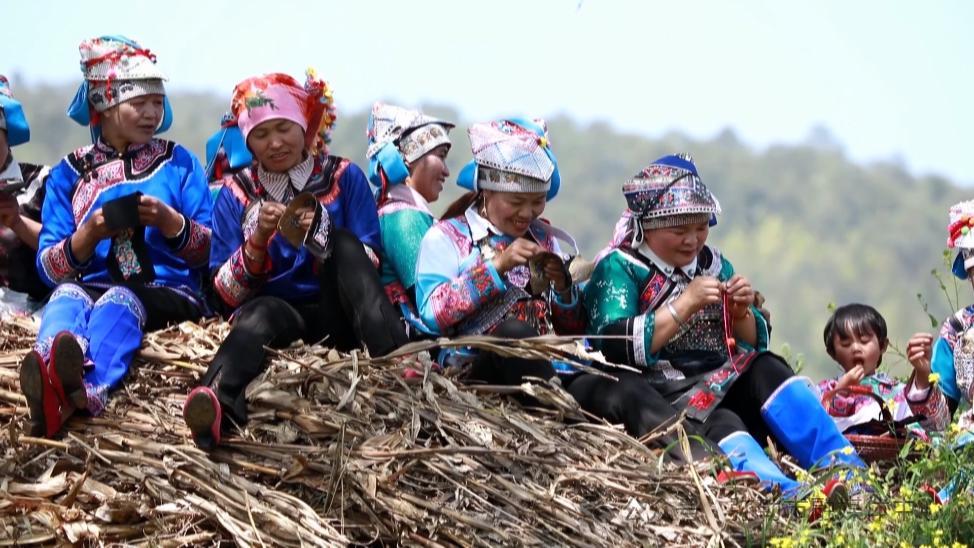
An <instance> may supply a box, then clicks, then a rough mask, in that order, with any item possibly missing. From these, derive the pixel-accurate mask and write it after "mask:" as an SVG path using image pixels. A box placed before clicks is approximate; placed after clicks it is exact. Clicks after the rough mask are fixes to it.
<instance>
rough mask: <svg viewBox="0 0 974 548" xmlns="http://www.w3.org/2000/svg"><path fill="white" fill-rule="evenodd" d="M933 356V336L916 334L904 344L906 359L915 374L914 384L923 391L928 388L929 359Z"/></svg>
mask: <svg viewBox="0 0 974 548" xmlns="http://www.w3.org/2000/svg"><path fill="white" fill-rule="evenodd" d="M932 355H933V335H931V334H929V333H916V334H914V335H913V336H912V337H910V341H909V342H908V343H906V358H907V359H908V360H910V365H912V366H913V371H914V372H916V376H915V377H914V381H913V382H914V383H915V384H916V387H917V388H919V389H920V390H923V389H925V388H927V387H928V386H930V358H931V356H932Z"/></svg>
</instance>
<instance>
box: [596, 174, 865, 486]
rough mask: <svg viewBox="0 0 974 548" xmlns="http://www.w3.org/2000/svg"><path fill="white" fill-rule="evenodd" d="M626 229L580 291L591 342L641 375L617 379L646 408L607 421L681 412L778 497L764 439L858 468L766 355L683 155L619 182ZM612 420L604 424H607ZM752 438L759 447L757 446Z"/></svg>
mask: <svg viewBox="0 0 974 548" xmlns="http://www.w3.org/2000/svg"><path fill="white" fill-rule="evenodd" d="M623 193H624V194H625V197H626V201H627V204H628V207H629V210H630V212H631V219H632V221H631V223H630V226H629V230H628V233H627V234H626V235H625V237H623V238H616V239H615V240H616V246H615V248H614V249H612V250H611V251H610V252H609V253H607V254H606V255H605V256H603V257H602V259H601V260H600V261H599V263H598V265H597V266H596V268H595V271H594V273H593V274H592V279H591V281H590V282H589V284H588V286H587V288H586V292H585V306H586V309H587V310H588V311H589V313H590V322H589V332H590V333H592V334H593V335H607V336H608V335H612V336H620V335H621V336H623V337H617V338H607V339H603V340H601V341H599V340H596V344H598V345H599V346H600V347H601V350H602V351H603V353H604V354H605V356H606V358H608V359H609V361H613V362H616V363H625V364H627V365H630V366H635V367H638V368H641V369H642V372H641V373H639V374H637V373H616V375H617V376H618V377H619V378H620V382H625V383H635V384H638V385H640V386H643V387H644V389H646V387H645V385H646V384H648V385H649V388H648V389H647V392H651V393H653V399H654V408H655V410H656V413H654V414H651V415H647V414H643V415H642V416H640V417H628V416H625V415H622V416H619V417H615V419H617V420H618V421H619V422H624V423H626V426H627V428H628V429H629V431H630V432H631V433H635V434H637V435H641V434H643V433H645V432H647V431H651V430H653V429H654V428H656V427H657V426H659V424H661V423H663V422H665V421H667V420H672V419H673V418H674V417H676V416H678V415H679V414H680V412H681V411H682V410H684V409H685V410H686V411H687V416H688V417H689V418H690V420H689V421H688V423H687V428H688V430H690V431H691V432H694V433H698V434H702V435H703V436H705V437H706V438H708V439H709V440H711V441H712V442H714V443H716V444H717V445H718V446H719V447H720V449H721V450H722V451H723V452H724V453H725V454H726V455H727V456H728V458H729V459H730V462H731V464H732V465H733V466H734V468H735V469H736V470H738V471H747V472H753V473H754V474H756V475H757V476H758V477H759V478H760V479H761V480H762V481H763V482H764V483H765V484H766V485H768V486H771V485H775V484H777V485H779V486H780V487H781V488H782V490H783V491H784V493H785V494H786V496H795V495H798V494H799V490H800V487H801V485H800V484H799V483H798V482H796V481H794V480H793V479H791V478H789V477H787V476H785V475H784V474H783V473H782V472H781V470H779V469H778V468H777V466H776V465H775V464H774V463H773V462H772V461H771V460H770V459H768V457H767V456H766V455H765V453H764V451H763V449H762V446H761V443H763V441H764V440H765V439H767V437H768V436H769V435H772V436H773V437H774V438H775V439H777V441H778V442H780V443H781V445H783V446H784V448H785V449H786V450H787V451H788V452H789V453H790V454H791V455H792V456H794V457H795V458H796V459H797V460H798V462H799V464H800V465H802V466H803V467H806V468H809V467H813V466H823V465H833V464H841V465H846V466H852V467H859V466H864V465H863V463H862V461H861V460H860V459H859V457H858V456H857V455H856V454H855V451H854V450H853V449H852V447H851V446H850V445H849V443H848V441H846V439H845V438H844V437H842V435H841V433H839V431H838V429H837V428H836V427H835V423H834V422H833V421H832V420H831V418H830V417H829V416H828V414H827V413H826V412H825V410H824V409H823V408H822V406H821V404H820V403H819V401H818V397H817V395H816V394H815V392H813V391H812V390H811V389H810V387H809V384H808V383H807V382H806V380H805V379H803V378H800V377H796V376H794V373H793V372H792V370H791V368H790V367H789V366H788V364H787V363H785V362H784V361H783V360H782V359H781V358H779V357H778V356H776V355H774V354H772V353H770V352H767V345H768V330H767V325H766V322H765V320H764V318H763V317H762V315H761V313H760V312H758V311H757V309H756V308H755V307H754V305H753V300H754V292H753V290H752V288H751V284H750V282H749V281H748V280H747V279H746V278H745V277H743V276H741V275H739V274H736V273H735V271H734V267H733V266H732V265H731V263H730V262H729V261H728V260H727V259H726V258H724V257H723V256H722V255H721V253H720V252H719V251H718V250H717V249H715V248H713V247H710V246H708V245H706V241H707V236H708V234H709V231H710V226H711V225H712V224H715V223H716V215H717V214H718V213H720V205H719V203H718V202H717V199H716V198H715V197H714V196H713V195H712V194H711V193H710V191H709V190H708V189H707V187H706V186H705V185H704V184H703V182H702V181H701V180H700V177H699V175H698V174H697V169H696V166H695V165H694V163H693V161H692V159H691V158H690V157H689V156H688V155H672V156H664V157H663V158H660V159H659V160H657V161H656V162H654V163H653V164H651V165H650V166H649V167H647V168H645V169H643V170H642V171H640V172H639V173H637V174H636V175H635V176H634V177H633V178H631V179H630V180H629V181H628V182H626V184H625V185H624V186H623ZM612 418H613V417H610V420H612ZM758 440H760V441H758Z"/></svg>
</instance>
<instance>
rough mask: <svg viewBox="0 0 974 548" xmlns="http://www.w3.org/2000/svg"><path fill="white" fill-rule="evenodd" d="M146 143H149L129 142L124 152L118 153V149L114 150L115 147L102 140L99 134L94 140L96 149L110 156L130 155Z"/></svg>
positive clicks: (146, 144)
mask: <svg viewBox="0 0 974 548" xmlns="http://www.w3.org/2000/svg"><path fill="white" fill-rule="evenodd" d="M148 144H149V143H135V144H130V145H129V146H128V147H126V149H125V151H124V153H119V151H117V150H115V147H113V146H112V145H111V144H110V143H109V142H108V141H106V140H104V139H103V138H102V137H101V136H99V137H98V140H97V141H95V149H96V150H98V151H99V152H104V153H105V154H108V156H109V157H112V156H114V155H119V156H123V155H125V156H130V155H132V154H134V153H136V152H138V151H140V150H142V149H143V148H145V147H146V146H148Z"/></svg>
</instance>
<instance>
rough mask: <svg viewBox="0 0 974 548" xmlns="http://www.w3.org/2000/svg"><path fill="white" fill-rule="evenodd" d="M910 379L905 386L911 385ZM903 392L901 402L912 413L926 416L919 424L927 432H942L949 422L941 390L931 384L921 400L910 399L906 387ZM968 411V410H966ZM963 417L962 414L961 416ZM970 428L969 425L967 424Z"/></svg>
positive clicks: (948, 412) (948, 408) (945, 402)
mask: <svg viewBox="0 0 974 548" xmlns="http://www.w3.org/2000/svg"><path fill="white" fill-rule="evenodd" d="M912 385H913V383H912V380H911V382H910V383H908V384H907V387H909V386H912ZM901 394H903V403H905V404H906V405H908V406H909V408H910V411H911V412H912V414H913V415H922V416H924V417H926V418H925V419H923V420H922V421H920V426H921V427H923V429H924V430H926V431H927V432H943V431H944V430H946V429H947V426H948V425H949V424H950V407H949V406H948V405H947V398H946V397H945V396H944V394H943V392H941V391H940V389H939V388H938V387H937V385H933V386H931V387H930V393H929V394H927V397H926V399H925V400H923V401H912V400H910V398H909V397H907V396H906V394H907V389H904V390H903V391H901ZM968 413H969V412H968ZM968 413H965V414H968ZM961 418H963V416H962V417H961ZM967 428H970V425H968V426H967Z"/></svg>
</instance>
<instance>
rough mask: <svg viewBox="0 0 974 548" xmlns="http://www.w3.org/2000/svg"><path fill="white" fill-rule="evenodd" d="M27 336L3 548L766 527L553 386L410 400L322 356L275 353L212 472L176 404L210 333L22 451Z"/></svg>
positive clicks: (681, 537)
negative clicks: (96, 412)
mask: <svg viewBox="0 0 974 548" xmlns="http://www.w3.org/2000/svg"><path fill="white" fill-rule="evenodd" d="M34 329H35V325H34V324H33V323H32V322H31V321H30V320H28V319H25V318H19V319H18V318H6V319H5V320H4V321H3V323H2V324H0V454H2V464H0V545H9V544H32V543H38V544H39V543H53V542H63V541H68V542H85V543H125V544H152V545H158V546H179V545H200V544H211V543H218V542H221V541H231V542H233V543H236V544H240V545H245V546H257V545H268V546H269V545H289V546H298V545H302V546H303V545H347V544H369V543H379V544H410V545H427V546H437V545H454V544H456V545H462V546H475V545H498V544H503V545H542V546H552V545H584V546H591V545H627V546H632V545H637V544H643V545H646V544H650V545H655V544H684V545H694V546H703V545H706V544H730V545H735V544H744V543H746V542H747V541H748V539H749V538H753V537H748V535H749V534H753V533H749V531H753V530H754V529H756V528H758V527H760V524H761V523H762V521H763V519H764V515H763V513H764V512H767V511H768V510H767V507H766V504H765V502H766V501H765V500H764V499H763V497H762V495H760V494H759V493H757V492H756V491H754V490H752V489H748V488H745V487H741V486H735V487H727V486H718V485H716V482H715V481H714V480H713V474H712V473H711V472H710V469H709V467H710V466H712V464H698V465H697V466H696V467H683V468H675V467H671V466H669V465H665V466H664V465H661V463H660V459H659V454H658V452H656V451H653V450H650V449H647V448H646V446H645V445H643V444H641V443H640V442H638V441H637V440H635V439H633V438H631V437H629V436H626V435H625V434H624V433H623V432H621V431H620V429H618V428H616V427H612V426H609V425H606V424H599V423H592V422H584V421H580V420H577V419H579V418H580V417H581V415H580V413H579V411H578V409H577V407H576V406H575V405H574V402H573V400H571V398H570V397H569V396H568V395H567V394H566V393H565V392H563V391H561V390H560V389H559V388H558V387H556V386H543V385H530V386H527V387H525V388H517V389H516V390H528V391H530V392H531V393H532V394H533V395H534V396H535V397H536V398H537V399H538V400H540V401H542V402H544V406H543V407H544V408H540V407H539V408H530V409H529V408H525V407H522V406H521V405H519V404H518V403H517V402H515V401H514V400H513V399H511V398H508V397H506V396H505V395H503V392H505V391H508V392H509V391H510V390H511V389H510V388H503V387H494V388H491V387H472V386H464V385H462V384H461V383H458V382H455V380H454V379H452V378H448V377H446V376H442V375H439V374H435V373H431V372H429V371H428V370H427V375H426V376H425V378H424V381H423V382H421V383H419V384H406V383H405V382H404V381H403V379H402V375H401V369H400V366H396V365H390V364H389V363H388V362H380V361H373V360H370V359H368V358H367V357H366V356H363V355H361V354H352V355H348V354H339V353H338V352H336V351H334V350H330V349H328V348H325V347H322V346H304V345H301V346H294V347H292V348H290V349H288V350H285V351H279V352H273V353H272V361H273V365H272V367H271V368H270V369H269V370H268V371H267V373H265V374H264V375H263V376H262V377H260V379H259V380H258V381H257V382H255V383H253V385H252V386H251V389H250V390H249V391H248V399H249V401H250V410H251V411H250V423H249V424H248V425H247V428H246V429H245V430H243V431H240V432H239V433H237V434H235V435H233V436H231V437H230V438H229V440H227V443H225V445H224V446H222V447H221V448H220V449H218V450H216V451H214V452H213V453H212V454H209V455H208V454H206V453H204V452H202V451H200V450H198V449H196V447H195V446H194V445H193V444H192V443H191V441H190V440H189V438H188V432H187V430H186V428H185V426H184V424H183V422H182V419H181V407H182V403H183V399H184V397H185V394H186V393H187V391H188V390H189V389H190V388H192V386H193V385H194V383H195V381H196V379H198V378H199V376H200V374H201V373H202V371H203V370H204V369H205V366H206V364H207V363H208V362H209V360H210V358H211V356H212V355H213V353H214V352H215V350H216V348H217V346H218V344H219V342H220V341H221V340H222V338H223V336H225V334H226V332H227V327H226V325H225V324H223V323H210V324H206V325H204V326H198V325H195V324H183V325H179V326H176V327H173V328H170V329H168V330H166V331H162V332H159V333H155V334H153V335H151V336H149V337H147V339H146V341H145V345H144V346H143V348H142V351H141V353H140V356H139V357H138V358H137V359H136V366H135V367H134V368H133V372H132V373H131V374H130V375H129V377H128V378H127V380H126V382H125V384H124V386H123V387H122V388H120V389H119V390H118V391H116V392H114V393H113V395H112V398H111V400H110V406H109V408H108V410H107V411H106V412H105V414H104V415H102V416H100V417H97V418H90V417H76V418H74V419H72V420H71V421H70V422H69V423H68V425H67V428H66V429H65V433H64V435H63V436H61V437H59V438H58V439H56V440H41V439H36V438H30V437H27V436H25V435H24V434H23V433H22V430H23V427H24V419H25V414H26V407H25V402H24V400H23V398H22V397H21V396H20V394H19V388H18V380H17V377H18V373H17V368H18V365H19V361H20V357H21V356H22V355H23V353H24V352H25V351H26V350H27V349H29V348H30V345H31V343H32V342H33V339H34V337H33V333H34V331H33V330H34ZM468 342H469V341H468ZM472 342H473V343H474V344H477V345H480V346H491V345H493V344H496V343H492V342H489V341H487V340H479V341H472ZM498 348H501V347H498ZM502 348H503V349H505V351H507V352H513V353H522V354H524V353H531V352H534V353H539V352H540V353H541V354H550V353H552V352H553V351H554V350H553V349H552V348H553V347H552V345H551V344H548V343H540V342H527V343H522V344H520V345H516V346H513V347H512V346H510V345H504V346H503V347H502ZM415 350H417V349H415V348H414V349H412V351H415ZM416 363H418V364H423V363H426V364H427V365H428V362H427V361H426V360H423V359H421V358H419V357H417V358H416Z"/></svg>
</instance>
